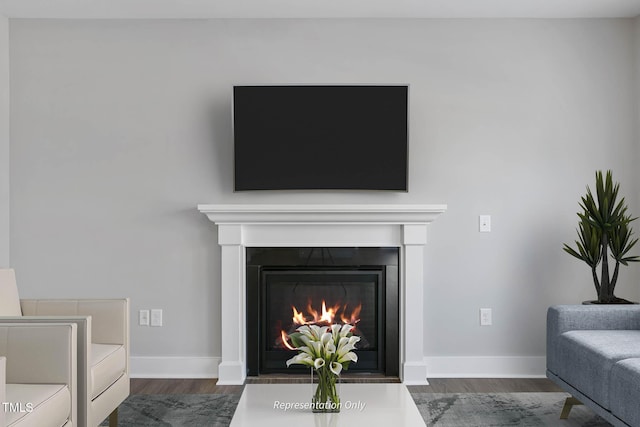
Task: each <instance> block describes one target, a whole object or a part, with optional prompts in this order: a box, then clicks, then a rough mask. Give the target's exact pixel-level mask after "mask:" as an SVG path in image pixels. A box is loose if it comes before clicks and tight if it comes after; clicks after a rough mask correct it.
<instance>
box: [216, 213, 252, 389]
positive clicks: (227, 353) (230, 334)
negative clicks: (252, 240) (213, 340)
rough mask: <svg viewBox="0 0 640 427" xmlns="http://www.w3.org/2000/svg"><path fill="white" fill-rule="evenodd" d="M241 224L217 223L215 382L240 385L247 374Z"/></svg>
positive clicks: (243, 255)
mask: <svg viewBox="0 0 640 427" xmlns="http://www.w3.org/2000/svg"><path fill="white" fill-rule="evenodd" d="M242 237H243V227H242V226H241V225H221V226H220V227H219V228H218V244H219V245H220V246H221V251H222V258H221V264H220V268H221V278H222V289H221V301H222V303H221V314H222V320H221V324H220V326H221V329H222V335H221V338H222V362H221V363H220V365H219V366H218V382H217V384H218V385H242V384H244V380H245V379H246V377H247V364H246V341H247V335H246V334H247V332H246V331H247V328H246V304H245V288H246V286H245V283H246V274H245V247H244V244H243V238H242Z"/></svg>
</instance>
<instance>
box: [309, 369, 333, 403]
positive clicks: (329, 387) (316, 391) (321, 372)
mask: <svg viewBox="0 0 640 427" xmlns="http://www.w3.org/2000/svg"><path fill="white" fill-rule="evenodd" d="M311 387H312V390H313V396H312V398H311V410H312V411H313V412H340V375H336V374H334V373H333V372H331V370H329V368H328V367H326V366H323V367H322V368H320V369H315V368H311Z"/></svg>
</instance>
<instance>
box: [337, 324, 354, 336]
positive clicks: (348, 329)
mask: <svg viewBox="0 0 640 427" xmlns="http://www.w3.org/2000/svg"><path fill="white" fill-rule="evenodd" d="M352 329H353V325H350V324H348V323H346V324H344V325H342V328H341V329H340V336H341V337H346V336H347V334H348V333H349V332H351V330H352Z"/></svg>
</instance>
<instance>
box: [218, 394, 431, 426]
mask: <svg viewBox="0 0 640 427" xmlns="http://www.w3.org/2000/svg"><path fill="white" fill-rule="evenodd" d="M312 393H313V392H312V388H311V384H247V385H246V386H245V388H244V391H243V392H242V396H241V397H240V402H238V407H237V408H236V412H235V414H234V415H233V419H232V420H231V425H230V427H271V426H274V427H275V426H277V427H282V426H297V427H307V426H310V427H341V426H345V427H346V426H349V427H359V426H360V427H362V426H393V427H420V426H425V427H426V424H425V422H424V420H423V419H422V416H421V415H420V412H418V408H417V407H416V404H415V403H414V402H413V399H412V398H411V395H410V394H409V390H407V388H406V387H405V386H404V385H403V384H342V385H341V386H340V402H341V404H342V408H341V411H340V412H339V413H333V414H314V413H312V412H311V409H310V408H309V403H310V402H311V395H312ZM305 406H306V407H305Z"/></svg>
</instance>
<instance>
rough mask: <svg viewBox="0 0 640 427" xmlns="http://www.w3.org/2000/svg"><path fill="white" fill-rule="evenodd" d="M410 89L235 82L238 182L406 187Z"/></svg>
mask: <svg viewBox="0 0 640 427" xmlns="http://www.w3.org/2000/svg"><path fill="white" fill-rule="evenodd" d="M407 117H408V86H407V85H389V86H379V85H376V86H364V85H355V86H234V88H233V129H234V175H235V177H234V178H235V179H234V183H235V184H234V185H235V190H236V191H248V190H389V191H407V175H408V174H407V161H408V126H407Z"/></svg>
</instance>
